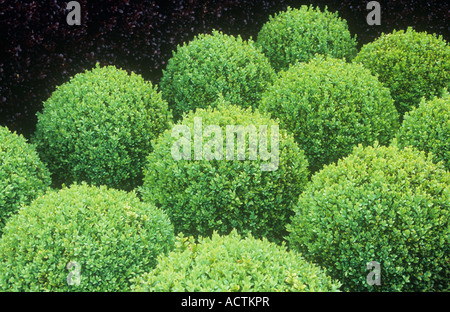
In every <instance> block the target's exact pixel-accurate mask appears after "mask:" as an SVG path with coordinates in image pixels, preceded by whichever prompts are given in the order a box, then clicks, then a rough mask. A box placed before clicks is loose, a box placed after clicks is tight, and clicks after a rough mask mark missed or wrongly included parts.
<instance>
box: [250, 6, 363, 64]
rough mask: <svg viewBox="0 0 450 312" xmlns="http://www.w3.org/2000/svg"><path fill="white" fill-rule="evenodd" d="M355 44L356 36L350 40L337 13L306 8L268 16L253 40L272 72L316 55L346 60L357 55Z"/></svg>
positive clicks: (346, 27)
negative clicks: (270, 66) (272, 69)
mask: <svg viewBox="0 0 450 312" xmlns="http://www.w3.org/2000/svg"><path fill="white" fill-rule="evenodd" d="M356 44H357V42H356V36H355V37H354V38H352V36H351V34H350V31H349V30H348V26H347V22H346V21H345V20H343V19H341V18H340V17H339V16H338V14H337V12H335V13H332V12H329V11H328V9H327V8H326V7H325V9H324V11H323V12H322V11H320V9H319V8H318V7H317V8H314V7H313V6H309V7H308V6H306V5H303V6H301V7H300V8H299V9H292V8H290V7H288V8H287V10H286V11H282V12H279V13H278V14H275V15H274V16H271V17H270V18H269V21H268V22H266V23H265V24H264V25H263V26H262V28H261V30H260V31H259V33H258V37H257V40H256V45H257V46H258V47H260V48H261V50H262V51H263V52H264V54H265V55H266V56H267V57H268V58H269V60H270V63H271V65H272V67H273V68H274V69H275V70H276V71H280V70H286V69H288V68H289V66H290V65H292V64H295V63H296V62H298V61H300V62H308V61H309V60H310V59H311V58H313V57H314V55H315V54H316V53H318V54H322V55H329V56H332V57H335V58H343V59H345V60H347V61H349V60H351V59H353V58H354V57H355V55H356V53H357V49H356Z"/></svg>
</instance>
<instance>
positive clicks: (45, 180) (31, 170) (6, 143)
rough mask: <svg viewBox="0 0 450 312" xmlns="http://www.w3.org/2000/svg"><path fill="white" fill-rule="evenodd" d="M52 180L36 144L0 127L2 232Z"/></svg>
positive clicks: (43, 191) (0, 217)
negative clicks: (11, 219)
mask: <svg viewBox="0 0 450 312" xmlns="http://www.w3.org/2000/svg"><path fill="white" fill-rule="evenodd" d="M50 183H51V180H50V172H49V171H48V169H47V167H46V166H45V165H44V163H43V162H42V161H41V160H40V158H39V155H38V154H37V153H36V150H35V147H34V146H33V145H32V144H29V143H28V142H27V141H26V139H25V138H24V137H23V136H22V135H19V134H16V133H12V132H10V130H9V129H8V128H6V127H1V126H0V235H1V233H2V231H3V227H4V225H5V223H6V222H7V220H8V219H9V217H10V216H11V215H13V214H15V213H16V212H17V210H18V209H19V207H20V206H21V205H27V204H28V203H30V202H31V201H32V200H33V199H35V198H36V197H38V196H39V195H41V194H43V193H45V192H46V191H47V189H48V188H49V186H50Z"/></svg>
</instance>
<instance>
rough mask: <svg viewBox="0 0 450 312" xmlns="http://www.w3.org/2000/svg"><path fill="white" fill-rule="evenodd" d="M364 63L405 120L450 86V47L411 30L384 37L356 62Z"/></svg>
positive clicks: (434, 37)
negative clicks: (424, 100)
mask: <svg viewBox="0 0 450 312" xmlns="http://www.w3.org/2000/svg"><path fill="white" fill-rule="evenodd" d="M353 61H354V62H360V63H362V64H363V65H364V66H365V67H366V68H368V69H369V70H371V71H372V73H373V74H374V75H377V76H378V78H379V80H380V81H381V82H382V83H383V84H384V85H385V86H386V87H388V88H389V89H390V90H391V94H392V98H393V99H394V101H395V105H396V108H397V110H398V112H399V114H400V117H401V118H402V117H403V115H404V114H405V113H406V112H408V111H410V110H411V109H412V108H413V107H417V106H418V105H419V103H420V101H421V99H422V97H425V98H426V99H432V98H433V97H435V96H441V95H442V91H443V88H445V87H447V88H448V87H449V86H450V46H449V45H448V43H447V42H446V41H445V40H444V39H443V38H442V36H439V37H437V36H436V35H434V34H428V33H426V32H416V31H415V30H414V29H412V28H410V27H409V28H408V29H407V30H406V31H404V30H398V31H395V30H394V31H393V32H392V33H389V34H382V35H381V36H380V37H379V38H377V39H376V40H375V41H373V42H370V43H368V44H366V45H364V46H363V47H362V48H361V50H360V51H359V53H358V55H357V56H356V57H355V59H354V60H353Z"/></svg>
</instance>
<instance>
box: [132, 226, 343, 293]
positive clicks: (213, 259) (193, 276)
mask: <svg viewBox="0 0 450 312" xmlns="http://www.w3.org/2000/svg"><path fill="white" fill-rule="evenodd" d="M177 238H178V241H177V247H176V248H175V250H173V251H171V252H170V253H169V254H167V255H164V256H160V257H159V258H158V265H157V267H156V268H155V269H154V270H153V271H151V272H148V273H146V274H143V275H142V276H141V277H140V278H136V280H135V284H134V285H133V286H132V289H133V290H134V291H141V292H142V291H166V292H168V291H191V292H192V291H206V292H216V291H222V292H230V291H243V292H246V291H247V292H253V291H255V292H266V291H269V292H273V291H278V292H285V291H338V289H339V287H340V283H339V282H337V281H334V280H332V279H331V278H330V277H329V276H327V274H326V272H325V271H324V270H322V269H321V268H319V267H317V266H315V265H313V264H310V263H308V262H306V261H305V260H304V259H303V257H301V255H299V254H297V253H295V252H293V251H288V250H287V249H286V247H285V246H284V244H283V245H282V246H279V245H275V244H273V243H270V242H268V241H267V240H266V239H265V238H263V239H262V240H259V239H255V238H253V237H252V236H251V235H250V236H248V237H246V238H242V237H241V236H240V235H238V234H237V232H236V231H235V230H233V231H232V232H231V233H230V234H229V235H227V236H220V235H218V234H217V233H214V234H213V235H212V237H207V238H203V237H202V238H200V239H199V240H198V241H197V242H196V241H194V240H193V239H192V237H191V238H187V237H183V236H181V235H180V237H177Z"/></svg>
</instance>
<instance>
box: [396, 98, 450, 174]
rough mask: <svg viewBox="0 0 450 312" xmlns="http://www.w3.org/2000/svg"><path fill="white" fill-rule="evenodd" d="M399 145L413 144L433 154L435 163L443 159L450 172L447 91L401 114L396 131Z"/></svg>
mask: <svg viewBox="0 0 450 312" xmlns="http://www.w3.org/2000/svg"><path fill="white" fill-rule="evenodd" d="M397 140H398V143H399V145H400V146H413V147H415V148H417V149H419V150H421V151H424V152H426V153H429V152H431V153H433V160H434V161H435V162H438V161H443V162H444V166H445V168H447V170H449V171H450V94H449V93H448V91H445V92H444V94H443V96H442V97H441V98H438V97H435V98H434V99H432V100H428V101H425V100H423V101H422V103H421V104H420V105H419V106H418V107H417V108H413V110H412V111H410V112H408V113H406V114H405V119H404V120H403V123H402V126H401V128H400V130H399V132H398V133H397Z"/></svg>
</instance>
